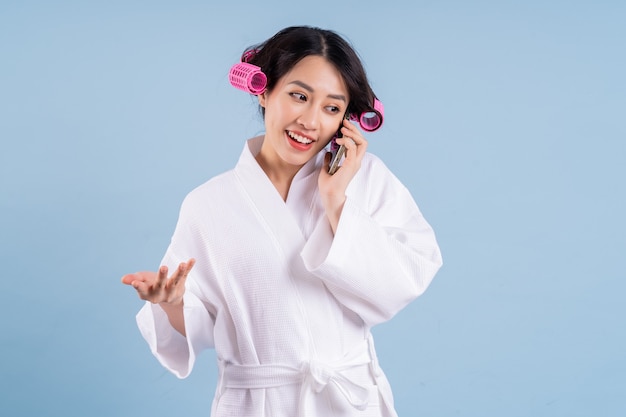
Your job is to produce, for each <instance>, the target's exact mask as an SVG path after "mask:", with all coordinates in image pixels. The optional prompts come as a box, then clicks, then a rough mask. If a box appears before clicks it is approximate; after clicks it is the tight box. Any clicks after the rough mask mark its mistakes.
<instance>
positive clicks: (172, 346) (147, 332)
mask: <svg viewBox="0 0 626 417" xmlns="http://www.w3.org/2000/svg"><path fill="white" fill-rule="evenodd" d="M193 201H194V198H190V197H189V196H188V197H187V198H186V199H185V201H184V202H183V205H182V207H181V211H180V216H179V219H178V223H177V225H176V230H175V232H174V235H173V236H172V240H171V242H170V245H169V247H168V249H167V252H166V254H165V256H164V257H163V260H162V263H161V265H167V267H168V269H169V271H171V272H173V271H175V270H176V268H177V267H178V265H179V264H180V263H181V262H185V261H187V260H189V258H192V257H193V258H196V265H195V266H194V268H193V269H192V270H191V272H190V273H189V275H188V277H187V281H186V284H185V294H184V296H183V302H184V317H185V333H186V335H187V336H186V337H185V336H183V335H181V334H180V333H179V332H178V331H177V330H175V329H174V328H173V327H172V325H171V324H170V322H169V319H168V318H167V314H166V313H165V311H164V310H163V309H162V308H161V307H160V306H159V305H158V304H152V303H150V302H146V304H145V305H144V306H143V308H142V309H141V310H140V311H139V313H138V314H137V324H138V326H139V330H140V332H141V334H142V336H143V337H144V339H145V340H146V342H148V345H149V347H150V350H151V351H152V353H153V354H154V355H155V356H156V358H157V359H158V360H159V362H160V363H161V364H162V365H163V366H164V367H165V368H166V369H168V370H169V371H170V372H172V373H173V374H174V375H176V376H177V377H178V378H186V377H187V376H188V375H189V374H190V373H191V370H192V368H193V365H194V363H195V360H196V357H197V355H198V354H199V353H200V352H201V351H202V350H204V349H207V348H212V347H214V341H213V329H214V320H215V316H214V314H212V313H211V311H213V308H212V307H211V304H210V303H209V302H208V300H207V297H206V295H205V294H206V290H205V289H204V288H201V286H200V285H199V284H198V283H199V282H203V280H205V279H206V278H207V277H206V276H204V275H206V274H208V273H210V272H207V271H208V268H206V265H205V263H206V262H207V260H206V259H205V258H204V257H203V256H202V254H203V253H205V252H203V242H202V233H199V229H201V227H200V225H199V224H198V222H197V221H195V216H194V214H195V212H196V211H197V209H196V207H195V204H194V202H193Z"/></svg>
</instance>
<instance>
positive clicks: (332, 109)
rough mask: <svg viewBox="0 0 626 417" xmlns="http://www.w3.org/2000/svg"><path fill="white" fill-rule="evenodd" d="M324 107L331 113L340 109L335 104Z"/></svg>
mask: <svg viewBox="0 0 626 417" xmlns="http://www.w3.org/2000/svg"><path fill="white" fill-rule="evenodd" d="M326 109H327V110H328V111H329V112H331V113H333V114H334V113H339V112H340V111H341V109H340V108H339V107H337V106H328V107H326Z"/></svg>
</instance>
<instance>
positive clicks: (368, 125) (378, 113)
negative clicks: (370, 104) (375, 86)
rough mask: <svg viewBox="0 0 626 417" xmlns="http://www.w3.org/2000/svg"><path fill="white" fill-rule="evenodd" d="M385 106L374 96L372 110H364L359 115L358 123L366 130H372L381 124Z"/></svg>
mask: <svg viewBox="0 0 626 417" xmlns="http://www.w3.org/2000/svg"><path fill="white" fill-rule="evenodd" d="M384 114H385V108H384V106H383V103H381V102H380V101H379V100H378V99H377V98H374V110H373V111H364V112H363V113H361V116H360V117H359V124H360V125H361V128H362V129H363V130H365V131H366V132H373V131H375V130H377V129H378V128H379V127H381V126H382V124H383V116H384Z"/></svg>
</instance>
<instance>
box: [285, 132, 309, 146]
mask: <svg viewBox="0 0 626 417" xmlns="http://www.w3.org/2000/svg"><path fill="white" fill-rule="evenodd" d="M287 136H289V137H290V138H291V139H293V140H295V141H296V142H298V143H301V144H303V145H308V144H310V143H312V142H314V141H313V139H310V138H307V137H306V136H302V135H299V134H297V133H295V132H292V131H291V130H288V131H287Z"/></svg>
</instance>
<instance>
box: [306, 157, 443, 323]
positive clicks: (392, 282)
mask: <svg viewBox="0 0 626 417" xmlns="http://www.w3.org/2000/svg"><path fill="white" fill-rule="evenodd" d="M366 156H368V158H367V160H364V163H363V164H362V166H361V170H360V171H359V173H358V175H357V176H355V178H354V179H353V180H352V183H351V184H350V186H349V187H348V190H347V191H346V196H347V199H346V202H345V205H344V207H343V210H342V213H341V217H340V220H339V224H338V227H337V230H336V233H335V235H334V236H333V233H332V230H331V228H330V224H329V223H328V219H327V218H326V216H323V217H322V218H321V219H320V221H319V223H318V224H317V226H316V227H315V229H314V231H313V233H312V234H311V236H310V237H309V239H308V241H307V243H306V245H305V247H304V248H303V250H302V252H301V256H302V258H303V261H304V264H305V266H306V268H307V269H308V270H309V271H310V272H312V273H313V274H315V275H316V276H318V277H319V278H320V279H322V280H323V281H324V283H325V285H326V286H327V288H328V289H329V290H330V291H331V292H332V293H333V295H334V296H335V297H336V298H337V299H338V300H339V302H341V303H342V304H343V305H344V306H346V307H347V308H349V309H350V310H352V311H354V312H355V313H357V314H359V316H360V317H361V318H362V319H363V320H364V322H365V323H366V324H368V325H369V326H373V325H375V324H378V323H381V322H384V321H387V320H389V319H390V318H391V317H393V316H394V315H395V314H396V313H397V312H398V311H400V310H401V309H402V308H404V307H405V306H406V305H407V304H408V303H410V302H411V301H412V300H414V299H415V298H416V297H418V296H419V295H421V294H422V293H423V292H424V291H425V290H426V288H427V287H428V285H429V284H430V282H431V281H432V279H433V277H434V276H435V274H436V272H437V271H438V270H439V268H440V267H441V265H442V258H441V253H440V250H439V246H438V244H437V241H436V238H435V235H434V232H433V230H432V228H431V226H430V225H429V224H428V223H427V222H426V220H425V219H424V217H423V216H422V213H421V212H420V210H419V208H418V206H417V205H416V203H415V201H414V200H413V197H412V196H411V194H410V192H409V191H408V190H407V188H406V187H405V186H404V185H403V184H402V183H401V182H400V181H399V180H398V179H397V178H396V177H395V176H394V175H393V174H392V173H391V172H390V171H389V170H388V169H387V167H386V166H385V165H384V164H383V163H382V161H380V160H379V159H378V158H376V157H374V156H372V155H371V154H367V155H366Z"/></svg>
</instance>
